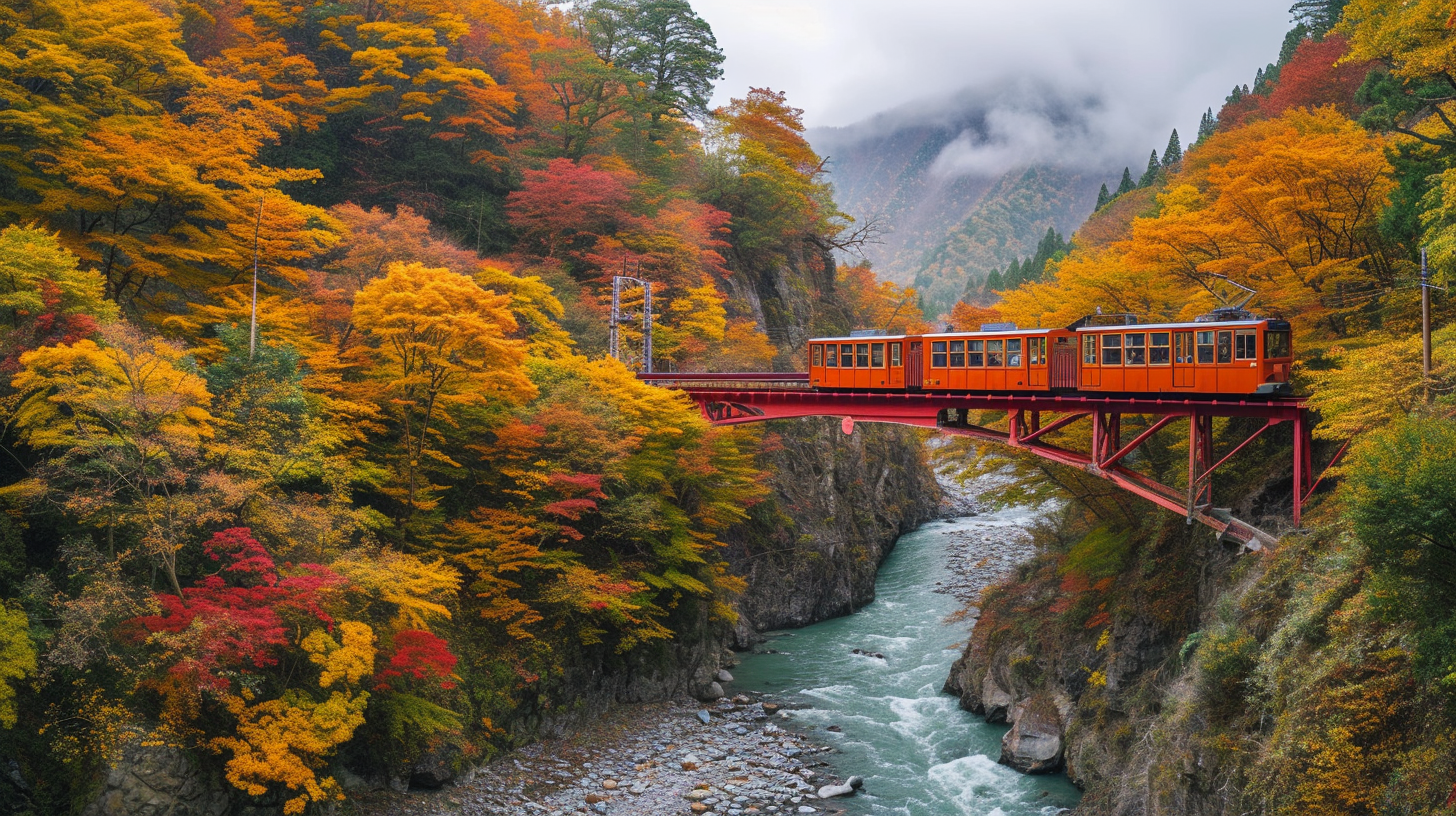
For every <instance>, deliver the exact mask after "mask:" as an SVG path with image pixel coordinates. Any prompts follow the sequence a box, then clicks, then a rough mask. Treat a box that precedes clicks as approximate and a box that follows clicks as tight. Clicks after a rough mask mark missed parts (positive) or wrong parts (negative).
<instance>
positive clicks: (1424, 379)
mask: <svg viewBox="0 0 1456 816" xmlns="http://www.w3.org/2000/svg"><path fill="white" fill-rule="evenodd" d="M1421 384H1422V386H1423V387H1424V388H1425V392H1426V402H1430V401H1431V270H1430V267H1428V266H1427V265H1426V248H1425V247H1421Z"/></svg>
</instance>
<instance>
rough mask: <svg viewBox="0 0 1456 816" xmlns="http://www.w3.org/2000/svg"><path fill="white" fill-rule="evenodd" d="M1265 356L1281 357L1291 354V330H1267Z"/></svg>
mask: <svg viewBox="0 0 1456 816" xmlns="http://www.w3.org/2000/svg"><path fill="white" fill-rule="evenodd" d="M1264 356H1265V357H1269V358H1272V359H1276V360H1277V359H1280V358H1282V357H1288V356H1289V332H1287V331H1266V332H1264Z"/></svg>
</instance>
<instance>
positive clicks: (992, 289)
mask: <svg viewBox="0 0 1456 816" xmlns="http://www.w3.org/2000/svg"><path fill="white" fill-rule="evenodd" d="M1004 286H1005V284H1003V283H1002V281H1001V271H1000V270H999V269H992V270H991V274H989V275H987V276H986V285H985V286H983V287H982V288H981V294H983V295H985V296H986V297H991V296H992V295H994V294H996V293H997V292H999V291H1001V289H1002V288H1003V287H1004Z"/></svg>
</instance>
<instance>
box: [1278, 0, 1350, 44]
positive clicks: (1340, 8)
mask: <svg viewBox="0 0 1456 816" xmlns="http://www.w3.org/2000/svg"><path fill="white" fill-rule="evenodd" d="M1348 2H1349V0H1295V3H1294V5H1292V6H1290V7H1289V16H1290V17H1293V18H1294V19H1295V20H1296V21H1297V22H1299V23H1301V24H1303V25H1307V26H1309V33H1310V35H1311V36H1313V37H1314V38H1315V39H1316V40H1322V39H1324V36H1325V34H1326V33H1328V32H1329V30H1330V29H1332V28H1334V27H1335V24H1336V23H1338V22H1340V17H1342V16H1344V14H1345V4H1346V3H1348Z"/></svg>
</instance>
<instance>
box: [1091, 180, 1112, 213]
mask: <svg viewBox="0 0 1456 816" xmlns="http://www.w3.org/2000/svg"><path fill="white" fill-rule="evenodd" d="M1111 201H1112V193H1109V192H1107V183H1106V182H1103V183H1102V189H1100V190H1098V191H1097V208H1096V209H1095V210H1093V212H1096V211H1097V210H1100V209H1102V208H1103V207H1106V206H1107V205H1108V203H1109V202H1111Z"/></svg>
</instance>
